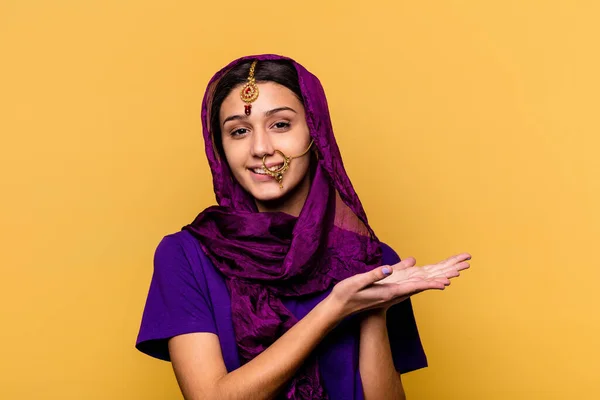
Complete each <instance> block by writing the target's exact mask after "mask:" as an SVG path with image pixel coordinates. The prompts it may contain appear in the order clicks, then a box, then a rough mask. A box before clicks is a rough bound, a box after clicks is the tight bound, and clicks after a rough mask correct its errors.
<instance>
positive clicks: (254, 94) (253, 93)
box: [240, 60, 258, 115]
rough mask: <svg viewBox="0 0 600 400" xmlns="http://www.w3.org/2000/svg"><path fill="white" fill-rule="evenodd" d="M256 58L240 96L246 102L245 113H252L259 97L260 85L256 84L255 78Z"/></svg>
mask: <svg viewBox="0 0 600 400" xmlns="http://www.w3.org/2000/svg"><path fill="white" fill-rule="evenodd" d="M256 62H257V61H256V60H254V61H253V62H252V65H250V72H249V73H248V82H246V84H245V85H244V86H243V87H242V91H241V92H240V97H241V98H242V100H243V101H244V102H245V103H246V105H244V113H245V114H246V115H250V112H251V110H252V104H250V103H252V102H253V101H254V100H256V99H257V98H258V86H256V80H255V79H254V69H255V68H256Z"/></svg>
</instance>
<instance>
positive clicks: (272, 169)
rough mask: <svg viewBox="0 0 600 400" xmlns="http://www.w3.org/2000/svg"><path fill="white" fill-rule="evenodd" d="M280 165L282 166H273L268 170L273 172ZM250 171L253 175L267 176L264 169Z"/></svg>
mask: <svg viewBox="0 0 600 400" xmlns="http://www.w3.org/2000/svg"><path fill="white" fill-rule="evenodd" d="M282 165H283V164H278V165H273V166H272V167H269V170H271V171H275V170H276V169H278V168H281V166H282ZM252 171H253V172H254V173H255V174H260V175H267V171H266V170H265V169H264V168H254V169H253V170H252Z"/></svg>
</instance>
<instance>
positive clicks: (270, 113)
mask: <svg viewBox="0 0 600 400" xmlns="http://www.w3.org/2000/svg"><path fill="white" fill-rule="evenodd" d="M285 110H288V111H292V112H294V113H296V114H298V113H297V112H296V110H294V109H293V108H291V107H277V108H274V109H272V110H269V111H266V112H265V117H270V116H271V115H273V114H275V113H277V112H279V111H285Z"/></svg>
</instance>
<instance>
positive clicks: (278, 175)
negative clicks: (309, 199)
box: [262, 139, 314, 189]
mask: <svg viewBox="0 0 600 400" xmlns="http://www.w3.org/2000/svg"><path fill="white" fill-rule="evenodd" d="M313 142H314V139H312V140H311V141H310V144H309V145H308V148H307V149H306V150H304V153H302V154H299V155H297V156H291V157H287V156H286V155H285V154H283V152H282V151H281V150H275V153H279V154H281V156H282V157H283V165H282V166H281V167H279V168H277V169H275V170H270V169H269V168H267V156H268V155H267V154H265V155H264V156H263V159H262V164H263V168H264V170H265V171H266V172H267V174H268V175H270V176H271V177H272V178H273V179H275V180H276V181H277V183H279V187H280V188H281V189H283V183H281V181H283V174H285V172H286V171H287V170H288V169H289V168H290V164H291V162H292V160H293V159H294V158H300V157H302V156H303V155H305V154H306V153H308V151H309V150H310V148H311V147H312V145H313Z"/></svg>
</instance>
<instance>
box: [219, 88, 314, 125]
mask: <svg viewBox="0 0 600 400" xmlns="http://www.w3.org/2000/svg"><path fill="white" fill-rule="evenodd" d="M256 85H257V86H258V92H259V94H258V98H257V99H256V100H255V101H253V102H252V114H255V113H257V114H263V113H265V112H267V111H269V110H272V109H275V108H280V107H290V108H293V109H294V110H296V111H297V112H301V111H304V107H303V106H302V103H301V102H300V100H299V99H298V97H297V96H296V94H295V93H294V92H292V91H291V90H290V89H288V88H287V87H285V86H283V85H280V84H278V83H275V82H257V84H256ZM242 86H243V84H241V85H238V86H236V87H234V88H233V89H232V91H231V92H230V93H229V94H228V95H227V97H226V98H225V100H224V101H223V103H222V104H221V110H220V115H219V116H220V119H221V120H223V119H225V118H227V116H229V115H230V114H239V113H241V114H243V113H244V105H245V104H246V103H245V102H244V101H243V100H242V99H241V97H240V91H241V89H242Z"/></svg>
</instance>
